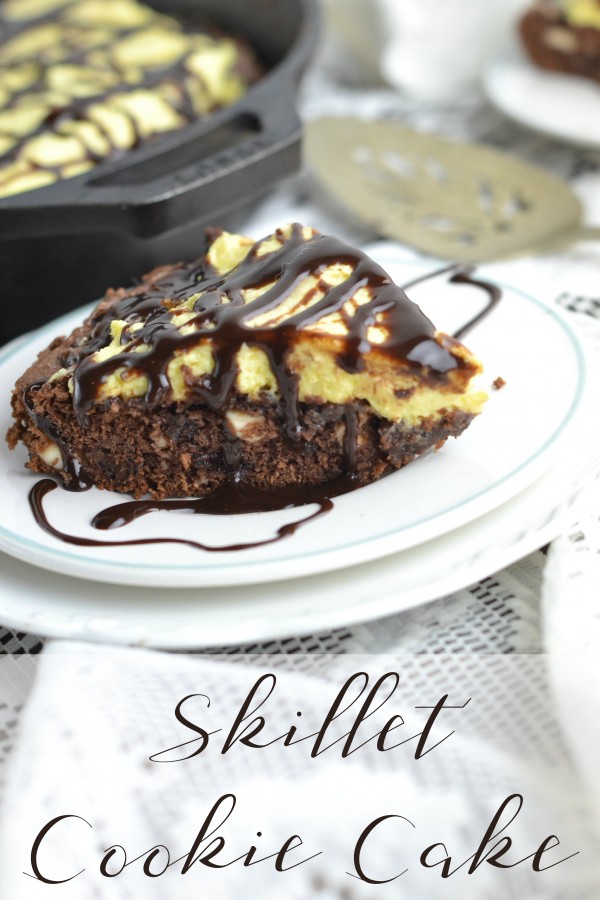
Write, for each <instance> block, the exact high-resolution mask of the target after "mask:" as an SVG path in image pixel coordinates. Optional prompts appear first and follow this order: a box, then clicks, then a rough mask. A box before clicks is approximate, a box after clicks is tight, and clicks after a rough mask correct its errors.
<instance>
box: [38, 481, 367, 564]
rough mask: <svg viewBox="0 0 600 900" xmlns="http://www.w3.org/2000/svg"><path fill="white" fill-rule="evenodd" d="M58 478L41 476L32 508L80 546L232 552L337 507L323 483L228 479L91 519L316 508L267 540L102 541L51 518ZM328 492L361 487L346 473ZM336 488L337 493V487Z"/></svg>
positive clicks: (117, 521) (47, 526)
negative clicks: (258, 484) (50, 497)
mask: <svg viewBox="0 0 600 900" xmlns="http://www.w3.org/2000/svg"><path fill="white" fill-rule="evenodd" d="M57 487H58V483H57V482H56V481H53V480H52V479H51V478H44V479H42V481H38V482H37V483H36V484H34V486H33V487H32V489H31V491H30V492H29V505H30V506H31V510H32V512H33V516H34V518H35V520H36V522H37V523H38V525H39V526H40V527H41V528H43V529H44V531H46V532H48V534H51V535H52V537H55V538H58V539H59V540H61V541H64V543H66V544H75V545H76V546H77V547H134V546H140V545H146V544H184V545H185V546H187V547H193V548H194V549H196V550H207V551H210V552H212V553H223V552H233V551H238V550H250V549H252V548H254V547H264V546H266V545H267V544H275V543H276V542H277V541H281V540H283V538H286V537H290V536H291V535H292V534H295V533H296V531H298V529H299V528H300V527H301V526H302V525H306V524H307V523H308V522H311V521H314V520H315V519H318V518H319V516H322V515H323V514H324V513H326V512H329V511H330V510H331V509H333V502H332V500H331V498H330V497H329V496H327V497H324V496H323V488H321V489H320V490H319V488H308V490H306V491H305V490H302V496H301V497H300V490H299V489H298V491H297V492H296V491H292V490H285V491H273V492H267V491H258V490H254V489H253V488H251V487H249V486H248V485H235V486H233V485H232V484H231V483H226V484H225V486H224V487H221V488H218V489H217V490H216V491H214V492H213V493H212V494H211V495H210V496H209V497H205V498H200V499H195V500H131V501H126V502H125V503H117V504H116V505H114V506H110V507H108V508H107V509H104V510H102V512H100V513H98V515H97V516H95V517H94V519H93V520H92V525H93V526H94V527H95V528H98V529H100V530H102V531H107V530H109V529H112V528H121V527H122V526H124V525H130V524H131V523H132V522H133V521H135V519H139V518H140V516H145V515H146V514H147V513H150V512H160V511H161V510H163V511H168V512H172V511H179V512H182V511H185V512H191V513H194V514H196V515H197V514H205V515H219V516H222V515H235V514H241V513H249V512H269V511H272V510H276V509H288V508H290V507H295V506H308V505H314V504H315V503H316V504H318V507H319V508H318V509H317V510H316V512H313V513H311V514H310V515H308V516H305V517H304V518H303V519H299V520H298V521H296V522H290V523H289V524H288V525H282V526H281V528H278V529H277V533H276V534H275V535H274V536H273V537H271V538H266V539H265V540H262V541H252V542H250V543H246V544H227V545H225V546H222V547H216V546H212V545H210V544H202V543H200V542H199V541H193V540H191V539H187V538H174V537H158V538H137V539H130V540H122V541H97V540H95V539H94V538H84V537H79V536H78V535H73V534H66V533H65V532H64V531H59V530H58V528H55V527H54V525H52V524H51V523H50V521H49V520H48V517H47V516H46V513H45V510H44V505H43V500H44V497H45V496H46V494H49V493H50V492H51V491H53V490H54V489H55V488H57ZM327 487H328V490H327V494H328V495H329V494H331V495H332V496H333V495H335V494H336V493H337V494H338V495H339V494H343V493H347V492H348V491H351V490H353V489H354V488H355V487H357V485H356V484H354V483H352V481H351V480H350V479H347V478H341V479H339V481H338V482H334V483H332V484H329V485H328V486H327ZM332 492H333V493H332Z"/></svg>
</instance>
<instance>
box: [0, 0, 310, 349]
mask: <svg viewBox="0 0 600 900" xmlns="http://www.w3.org/2000/svg"><path fill="white" fill-rule="evenodd" d="M146 2H148V0H146ZM150 5H152V6H154V7H155V8H157V9H159V10H161V11H165V12H168V13H170V14H171V15H175V16H177V15H180V16H183V17H184V18H185V20H186V21H198V23H199V24H202V22H203V21H207V22H213V23H216V24H217V25H218V26H219V27H220V28H222V29H223V31H225V32H227V33H230V34H234V35H239V36H241V37H244V38H245V39H247V40H248V41H249V42H250V44H251V45H252V46H253V47H254V48H255V50H256V51H257V53H258V56H259V58H260V60H261V62H262V63H263V64H264V65H265V66H266V68H267V73H266V75H264V76H263V78H261V79H260V81H258V82H257V83H256V84H255V85H254V86H253V87H252V88H251V89H250V90H249V91H248V93H247V94H246V96H245V97H243V98H242V99H241V100H239V101H238V102H237V103H235V104H234V105H232V106H230V107H228V108H227V109H224V110H220V111H219V112H217V113H214V114H212V115H211V116H209V117H208V118H206V119H204V120H199V121H198V122H196V123H194V124H192V125H190V126H188V127H187V128H185V129H182V130H181V131H177V132H174V133H173V134H170V135H168V136H165V137H162V138H161V139H160V141H158V142H157V143H155V144H152V145H148V144H147V145H145V146H144V147H142V148H140V149H139V150H136V151H135V152H132V153H131V154H130V155H129V156H127V157H125V158H124V159H121V160H119V161H118V162H105V163H101V164H100V165H98V166H96V168H94V169H92V170H91V171H90V172H87V173H85V174H84V175H80V176H78V177H76V178H70V179H65V180H64V181H59V182H57V183H55V184H53V185H50V186H48V187H45V188H39V189H38V190H35V191H29V192H26V193H23V194H18V195H16V196H14V197H7V198H5V199H2V200H0V344H2V343H4V342H5V341H7V340H9V339H10V338H12V337H14V336H16V335H18V334H20V333H22V332H23V331H26V330H28V329H30V328H33V327H36V326H38V325H41V324H43V323H44V322H47V321H49V320H50V319H53V318H55V317H56V316H58V315H61V314H62V313H64V312H66V311H68V310H69V309H73V308H74V307H76V306H80V305H81V304H83V303H86V302H88V301H91V300H94V299H95V298H97V297H99V296H101V295H103V294H104V292H105V291H106V289H107V288H108V287H111V286H112V287H118V286H123V285H125V286H126V285H129V284H131V283H133V282H134V281H135V279H136V278H137V277H139V276H140V275H141V274H143V273H144V272H147V271H149V270H150V269H152V268H153V267H154V266H157V265H161V264H163V263H168V262H175V261H178V260H180V259H186V258H192V257H194V256H196V255H198V253H199V252H200V249H201V245H202V234H203V229H204V228H205V227H206V226H207V225H214V226H218V227H234V226H235V222H236V220H239V219H240V211H241V210H242V209H243V208H247V207H248V204H249V203H250V202H252V201H253V200H255V199H256V198H257V197H259V196H260V195H262V194H264V193H265V192H266V191H268V189H269V188H270V187H272V186H273V185H274V184H275V183H276V182H278V181H279V180H280V179H282V178H284V177H285V176H286V175H289V174H291V173H292V172H294V171H295V170H296V169H297V168H298V167H299V164H300V140H301V134H302V127H301V123H300V120H299V118H298V115H297V112H296V109H295V105H294V100H295V92H296V85H297V81H298V78H299V76H300V74H301V72H302V70H303V68H304V67H305V65H306V64H307V62H308V59H309V56H310V53H311V51H312V49H313V46H314V43H315V40H316V34H317V28H318V11H317V8H316V0H150Z"/></svg>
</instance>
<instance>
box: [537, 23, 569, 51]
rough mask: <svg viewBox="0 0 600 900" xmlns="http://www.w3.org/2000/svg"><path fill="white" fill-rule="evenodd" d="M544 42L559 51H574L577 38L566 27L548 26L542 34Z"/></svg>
mask: <svg viewBox="0 0 600 900" xmlns="http://www.w3.org/2000/svg"><path fill="white" fill-rule="evenodd" d="M544 43H545V44H546V46H547V47H550V48H551V49H552V50H558V51H559V52H560V53H575V51H576V50H577V38H576V37H575V35H574V34H573V33H572V32H571V31H569V30H568V29H567V28H560V27H556V28H548V30H547V31H546V33H545V34H544Z"/></svg>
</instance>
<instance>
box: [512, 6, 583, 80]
mask: <svg viewBox="0 0 600 900" xmlns="http://www.w3.org/2000/svg"><path fill="white" fill-rule="evenodd" d="M557 29H560V30H561V31H562V32H564V33H565V35H568V36H569V37H570V39H571V40H570V42H569V43H570V44H571V49H568V47H567V45H566V44H565V49H559V47H557V46H555V45H553V44H552V42H551V38H550V37H549V36H550V35H551V32H552V31H553V30H555V31H556V30H557ZM519 33H520V36H521V41H522V43H523V46H524V47H525V50H526V51H527V53H528V55H529V58H530V59H531V61H532V62H533V63H534V64H535V65H536V66H538V67H539V68H541V69H545V70H547V71H551V72H561V73H564V74H568V75H579V76H581V77H583V78H591V79H593V80H594V81H598V82H600V30H598V29H596V28H582V27H574V26H571V25H569V23H568V22H567V20H566V19H565V18H564V17H563V16H562V14H561V12H560V10H559V9H558V7H556V6H555V5H554V4H549V3H542V4H539V5H538V6H536V7H534V8H533V9H531V10H529V11H528V12H527V13H525V15H524V16H523V17H522V19H521V20H520V23H519ZM549 40H550V43H549V42H548V41H549Z"/></svg>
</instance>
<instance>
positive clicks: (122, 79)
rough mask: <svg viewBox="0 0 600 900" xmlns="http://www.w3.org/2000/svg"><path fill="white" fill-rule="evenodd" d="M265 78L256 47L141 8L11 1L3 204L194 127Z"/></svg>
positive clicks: (3, 74) (6, 11)
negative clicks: (261, 72) (166, 134)
mask: <svg viewBox="0 0 600 900" xmlns="http://www.w3.org/2000/svg"><path fill="white" fill-rule="evenodd" d="M259 75H260V66H259V64H258V62H257V60H256V58H255V56H254V53H253V51H252V50H251V48H250V47H249V46H248V45H246V44H244V43H242V42H241V41H239V40H236V39H234V38H231V37H227V36H219V35H216V34H208V33H201V32H199V31H198V29H197V28H194V27H191V28H189V27H184V25H183V24H181V23H179V22H177V21H176V20H175V19H173V18H171V17H170V16H166V15H161V14H159V13H158V12H156V11H155V10H154V9H152V8H151V7H150V6H145V5H143V4H141V3H138V2H137V0H3V2H2V3H0V197H6V196H9V195H11V194H17V193H21V192H22V191H28V190H32V189H34V188H39V187H44V186H45V185H48V184H52V183H53V182H55V181H57V180H58V179H61V178H69V177H72V176H75V175H80V174H81V173H83V172H86V171H87V170H89V169H91V168H93V167H94V166H95V165H97V164H98V163H99V162H101V161H102V160H104V159H107V158H115V157H118V156H120V155H122V154H123V153H125V152H128V151H129V150H131V149H134V148H136V147H138V146H140V145H141V144H143V143H146V142H147V141H150V140H154V139H156V138H157V137H158V136H160V135H161V134H164V133H165V132H169V131H174V130H177V129H179V128H182V127H184V126H185V125H187V124H189V123H190V122H192V121H194V120H196V119H198V118H199V117H201V116H204V115H206V114H207V113H210V112H212V111H213V110H215V109H218V108H220V107H222V106H227V105H229V104H231V103H234V102H235V101H236V100H238V99H239V97H241V96H242V94H243V93H244V92H245V90H246V89H247V87H248V85H249V84H250V83H252V82H253V81H255V80H256V78H258V77H259Z"/></svg>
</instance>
